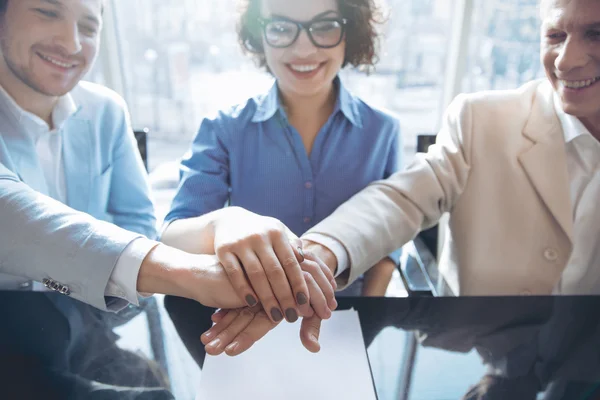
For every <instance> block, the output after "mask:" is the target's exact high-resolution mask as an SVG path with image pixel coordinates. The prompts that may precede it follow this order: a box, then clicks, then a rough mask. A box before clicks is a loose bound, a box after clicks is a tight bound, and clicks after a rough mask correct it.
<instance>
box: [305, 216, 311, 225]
mask: <svg viewBox="0 0 600 400" xmlns="http://www.w3.org/2000/svg"><path fill="white" fill-rule="evenodd" d="M310 221H312V219H311V218H310V217H304V223H305V224H308V223H309V222H310Z"/></svg>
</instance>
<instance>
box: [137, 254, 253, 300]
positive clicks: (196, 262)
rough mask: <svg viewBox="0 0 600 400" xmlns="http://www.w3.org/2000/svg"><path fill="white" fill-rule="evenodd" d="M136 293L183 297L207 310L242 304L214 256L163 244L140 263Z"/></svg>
mask: <svg viewBox="0 0 600 400" xmlns="http://www.w3.org/2000/svg"><path fill="white" fill-rule="evenodd" d="M137 290H138V292H142V293H144V292H145V293H162V294H168V295H173V296H179V297H186V298H189V299H193V300H196V301H198V302H199V303H201V304H203V305H205V306H209V307H220V308H238V307H243V306H244V305H245V302H244V301H243V300H242V299H240V297H239V296H238V295H237V293H236V291H235V290H234V289H233V286H232V285H231V283H230V282H229V278H228V277H227V274H226V273H225V271H224V270H223V267H222V266H221V264H220V263H219V260H218V259H217V257H216V256H210V255H198V254H189V253H186V252H184V251H181V250H177V249H175V248H172V247H169V246H166V245H164V244H159V245H157V246H156V247H155V248H154V249H153V250H152V251H150V253H148V255H147V256H146V258H145V259H144V261H143V262H142V266H141V268H140V272H139V274H138V280H137Z"/></svg>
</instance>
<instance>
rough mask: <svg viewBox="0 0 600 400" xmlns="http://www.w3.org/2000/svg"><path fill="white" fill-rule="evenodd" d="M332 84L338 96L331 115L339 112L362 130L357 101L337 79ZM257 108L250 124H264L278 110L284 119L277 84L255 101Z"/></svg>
mask: <svg viewBox="0 0 600 400" xmlns="http://www.w3.org/2000/svg"><path fill="white" fill-rule="evenodd" d="M333 84H334V85H335V87H336V89H337V91H338V93H337V94H338V95H337V100H336V104H335V107H334V109H333V113H334V114H335V113H336V112H338V111H341V112H342V114H344V116H345V117H346V118H347V119H348V120H349V121H350V122H351V123H352V124H354V125H356V126H357V127H359V128H362V119H361V117H360V113H359V112H358V100H357V99H356V98H355V97H354V96H353V95H352V94H351V93H350V92H348V90H347V89H346V87H345V86H344V84H343V83H342V81H341V79H340V78H339V77H336V78H335V80H334V82H333ZM257 104H258V106H257V108H256V112H255V113H254V117H253V118H252V122H264V121H267V120H269V119H271V118H273V116H274V115H275V113H276V112H277V111H278V110H279V111H281V114H282V115H283V116H284V117H285V116H286V114H285V111H284V110H283V107H282V106H281V103H280V100H279V90H278V88H277V82H275V83H274V84H273V86H272V87H271V89H270V90H269V92H268V93H267V94H266V95H264V96H262V97H261V98H259V99H257Z"/></svg>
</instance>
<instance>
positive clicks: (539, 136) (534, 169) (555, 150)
mask: <svg viewBox="0 0 600 400" xmlns="http://www.w3.org/2000/svg"><path fill="white" fill-rule="evenodd" d="M552 96H553V93H552V89H551V87H550V86H549V85H543V86H542V87H541V89H539V90H538V93H537V96H536V99H535V100H534V104H533V107H532V112H531V116H530V118H529V120H528V122H527V125H526V126H525V129H524V131H523V134H524V135H525V136H526V137H528V138H529V139H531V140H532V141H533V146H532V147H531V148H529V149H528V150H526V151H525V152H524V153H522V154H521V155H520V156H519V161H520V163H521V165H522V166H523V169H524V170H525V173H526V174H527V176H528V177H529V180H530V181H531V183H532V185H533V186H534V187H535V189H536V191H537V193H538V195H539V196H540V197H541V199H542V200H543V201H544V204H546V207H548V209H549V210H550V212H551V213H552V215H553V216H554V218H555V219H556V220H557V222H558V223H559V224H560V226H561V227H562V229H563V230H564V232H565V234H566V235H567V237H568V238H569V239H570V240H571V243H572V242H573V217H572V206H571V197H570V185H569V174H568V170H567V156H566V151H565V141H564V137H563V132H562V128H561V125H560V121H559V119H558V117H557V115H556V112H555V111H554V104H553V97H552Z"/></svg>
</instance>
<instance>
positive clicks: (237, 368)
mask: <svg viewBox="0 0 600 400" xmlns="http://www.w3.org/2000/svg"><path fill="white" fill-rule="evenodd" d="M299 331H300V321H298V322H296V323H295V324H289V323H285V322H284V323H281V324H280V325H279V326H278V327H277V328H275V329H274V330H272V331H271V332H269V333H268V334H267V336H265V337H264V338H263V339H262V340H261V341H259V342H258V343H256V344H255V345H254V346H253V347H252V348H251V349H250V350H248V351H247V352H246V353H243V354H241V355H239V356H237V357H229V356H227V355H224V354H223V355H221V356H217V357H211V356H206V361H205V362H204V368H203V369H202V374H201V378H200V385H199V390H198V393H197V396H196V400H241V399H243V400H316V399H344V400H375V399H376V396H375V390H374V388H373V380H372V378H371V371H370V368H369V364H368V360H367V352H366V350H365V345H364V341H363V337H362V331H361V329H360V321H359V319H358V313H357V312H356V311H355V310H344V311H334V312H333V316H332V317H331V318H330V319H329V320H327V321H324V322H323V325H322V327H321V335H320V339H319V343H321V351H320V352H319V353H317V354H313V353H310V352H309V351H308V350H306V349H305V348H304V347H302V343H301V342H300V337H299Z"/></svg>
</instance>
